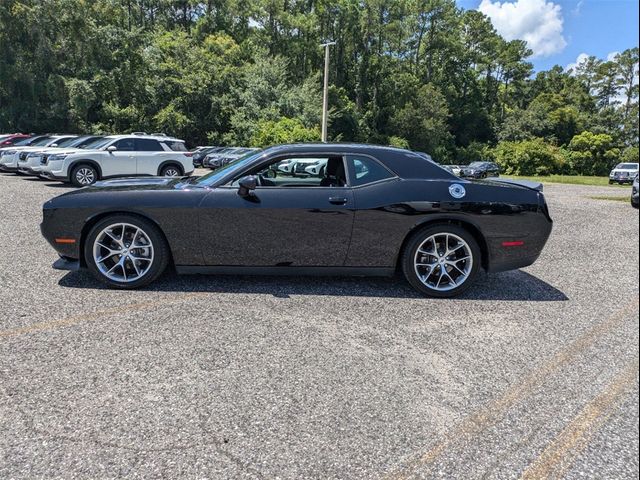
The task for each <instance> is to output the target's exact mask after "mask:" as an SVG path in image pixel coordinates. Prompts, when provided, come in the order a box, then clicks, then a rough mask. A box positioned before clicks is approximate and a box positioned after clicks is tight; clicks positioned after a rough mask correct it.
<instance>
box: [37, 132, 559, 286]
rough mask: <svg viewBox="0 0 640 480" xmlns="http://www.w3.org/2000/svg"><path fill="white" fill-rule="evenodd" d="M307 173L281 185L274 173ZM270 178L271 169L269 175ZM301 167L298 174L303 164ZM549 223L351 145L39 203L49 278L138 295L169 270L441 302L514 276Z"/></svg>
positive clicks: (398, 157) (538, 198)
mask: <svg viewBox="0 0 640 480" xmlns="http://www.w3.org/2000/svg"><path fill="white" fill-rule="evenodd" d="M291 161H295V162H303V163H304V164H305V165H309V166H311V167H314V166H315V167H316V168H310V169H309V168H308V169H307V171H311V172H313V171H318V172H320V173H318V174H317V175H312V174H309V175H305V176H302V177H291V176H282V175H278V174H277V173H274V172H278V168H277V165H278V164H280V163H282V162H291ZM274 167H276V168H274ZM305 168H306V167H305ZM551 227H552V221H551V218H550V217H549V212H548V209H547V205H546V202H545V199H544V196H543V194H542V186H541V185H540V184H536V183H531V182H515V181H509V180H465V179H460V178H457V177H456V176H454V175H452V174H451V173H449V172H448V171H446V170H445V169H443V168H441V167H440V166H438V165H437V164H436V163H435V162H433V161H432V160H431V159H430V158H429V157H428V156H427V155H424V154H420V153H416V152H411V151H407V150H402V149H397V148H391V147H380V146H373V145H358V144H299V145H282V146H276V147H271V148H268V149H266V150H262V151H260V152H252V153H251V154H249V155H247V156H245V157H243V158H240V159H238V160H236V161H234V162H233V163H230V164H228V165H226V166H224V167H222V168H220V169H218V170H215V171H213V172H211V173H210V174H208V175H205V176H203V177H185V178H166V177H162V178H160V177H147V178H127V179H119V180H110V181H104V182H99V183H96V184H95V185H93V186H90V187H85V188H82V189H80V190H75V191H73V192H69V193H65V194H63V195H60V196H58V197H56V198H53V199H52V200H49V201H48V202H47V203H45V204H44V207H43V221H42V225H41V229H42V233H43V235H44V236H45V238H46V239H47V240H48V241H49V243H50V244H51V245H52V246H53V247H54V248H55V250H56V251H57V252H58V254H59V255H60V257H61V258H60V259H59V260H58V261H57V262H55V263H54V267H55V268H59V269H66V270H75V269H77V268H82V267H84V268H88V269H89V270H90V271H91V272H92V273H93V274H94V275H95V276H96V277H97V278H98V279H100V280H101V281H103V282H105V283H107V284H108V285H110V286H113V287H119V288H135V287H140V286H143V285H146V284H148V283H149V282H151V281H153V280H154V279H156V278H157V277H158V276H159V275H160V274H161V273H162V272H163V271H164V270H165V269H166V268H167V266H168V265H169V264H171V265H173V266H174V267H175V269H176V270H177V272H178V273H205V274H258V273H259V274H270V275H275V274H287V275H298V274H301V275H307V274H309V275H317V274H329V275H393V274H394V272H395V271H396V270H397V269H400V270H402V271H403V272H404V275H405V276H406V278H407V280H408V281H409V283H410V284H411V285H413V286H414V287H415V288H416V289H417V290H419V291H420V292H423V293H424V294H427V295H431V296H436V297H450V296H454V295H457V294H459V293H461V292H462V291H464V290H466V289H467V288H468V287H469V286H470V285H471V284H472V283H473V281H474V280H475V278H476V275H477V273H478V271H479V269H480V268H484V269H486V270H487V271H489V272H496V271H503V270H510V269H516V268H520V267H525V266H527V265H530V264H532V263H533V262H534V261H535V260H536V259H537V258H538V255H540V252H541V251H542V248H543V247H544V245H545V243H546V241H547V238H548V237H549V234H550V233H551Z"/></svg>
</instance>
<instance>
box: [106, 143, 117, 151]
mask: <svg viewBox="0 0 640 480" xmlns="http://www.w3.org/2000/svg"><path fill="white" fill-rule="evenodd" d="M116 150H117V148H116V147H115V146H114V145H110V146H108V147H107V152H109V153H112V152H115V151H116Z"/></svg>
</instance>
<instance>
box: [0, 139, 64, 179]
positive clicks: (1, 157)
mask: <svg viewBox="0 0 640 480" xmlns="http://www.w3.org/2000/svg"><path fill="white" fill-rule="evenodd" d="M75 137H76V135H45V136H43V137H42V138H41V139H39V140H36V141H35V142H33V143H31V144H30V145H29V146H26V147H22V146H17V147H8V148H3V149H2V150H0V172H11V173H19V172H18V162H19V161H20V160H23V161H24V160H25V159H26V158H27V155H29V153H31V152H37V151H38V150H42V149H44V148H47V147H55V146H56V145H57V144H58V143H63V142H65V141H67V140H69V139H73V138H75Z"/></svg>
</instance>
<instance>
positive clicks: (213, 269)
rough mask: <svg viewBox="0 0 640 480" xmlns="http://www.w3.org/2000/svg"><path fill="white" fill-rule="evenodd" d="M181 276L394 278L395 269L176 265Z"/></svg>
mask: <svg viewBox="0 0 640 480" xmlns="http://www.w3.org/2000/svg"><path fill="white" fill-rule="evenodd" d="M176 271H177V272H178V273H179V274H181V275H186V274H188V275H200V274H202V275H278V276H279V275H291V276H294V275H308V276H356V277H392V276H393V274H394V273H395V269H394V268H387V267H292V266H282V267H246V266H242V267H236V266H227V265H221V266H192V265H176Z"/></svg>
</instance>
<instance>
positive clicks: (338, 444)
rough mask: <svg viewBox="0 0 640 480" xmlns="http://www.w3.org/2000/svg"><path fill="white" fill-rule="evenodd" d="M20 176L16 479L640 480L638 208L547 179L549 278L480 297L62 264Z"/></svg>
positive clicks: (13, 429)
mask: <svg viewBox="0 0 640 480" xmlns="http://www.w3.org/2000/svg"><path fill="white" fill-rule="evenodd" d="M65 191H67V187H64V186H61V185H59V184H54V183H50V182H44V181H39V180H35V179H24V178H20V177H16V176H13V175H7V174H1V175H0V205H1V206H2V212H1V213H0V216H1V217H0V218H1V222H0V245H2V248H1V249H0V298H1V299H2V300H1V301H2V309H1V311H0V395H1V398H0V429H1V432H2V434H1V435H0V478H114V477H122V476H127V477H133V478H136V477H138V478H176V477H186V478H292V479H293V478H465V479H472V478H496V479H497V478H500V479H503V478H569V479H578V478H637V476H638V457H637V452H638V335H639V334H638V212H637V211H636V210H634V209H632V208H631V206H630V205H629V203H628V202H616V201H608V200H594V199H591V198H588V197H590V196H598V195H620V196H623V195H627V194H628V193H629V192H628V191H627V189H618V188H607V187H586V186H572V185H547V186H546V187H545V191H546V194H547V199H548V203H549V207H550V211H551V215H552V217H553V218H554V220H555V225H554V231H553V233H552V236H551V238H550V240H549V243H548V245H547V247H546V249H545V250H544V252H543V254H542V256H541V257H540V259H539V260H538V262H537V263H536V264H534V265H533V266H531V267H529V268H526V269H524V270H520V271H515V272H507V273H501V274H494V275H483V276H482V277H481V279H480V280H479V282H478V283H477V285H475V286H474V287H473V288H472V289H471V290H470V291H469V292H467V294H465V295H464V296H463V297H462V298H458V299H455V300H435V299H426V298H422V297H420V296H419V295H418V294H416V293H415V292H414V291H413V290H412V289H411V288H410V287H409V286H408V285H407V284H406V283H405V282H404V280H402V279H400V278H396V279H358V278H282V277H276V278H268V277H214V276H202V277H197V276H189V277H177V276H175V275H172V274H167V275H165V276H164V277H163V278H162V279H161V280H160V282H158V283H157V284H155V285H152V287H150V288H148V289H145V290H143V291H135V292H121V291H113V290H108V289H105V288H103V287H102V286H101V285H100V284H98V283H97V282H96V281H95V280H93V279H92V278H91V277H90V276H89V275H88V274H85V273H82V272H72V273H68V272H60V271H55V270H53V269H51V268H50V266H51V263H52V262H53V261H54V260H55V259H56V255H55V253H54V251H53V250H52V249H51V247H49V245H48V244H47V243H46V242H45V240H44V239H43V238H42V237H41V236H40V232H39V222H40V220H41V205H42V203H43V202H44V201H45V200H47V199H48V198H50V197H51V196H54V195H57V194H60V193H63V192H65Z"/></svg>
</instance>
